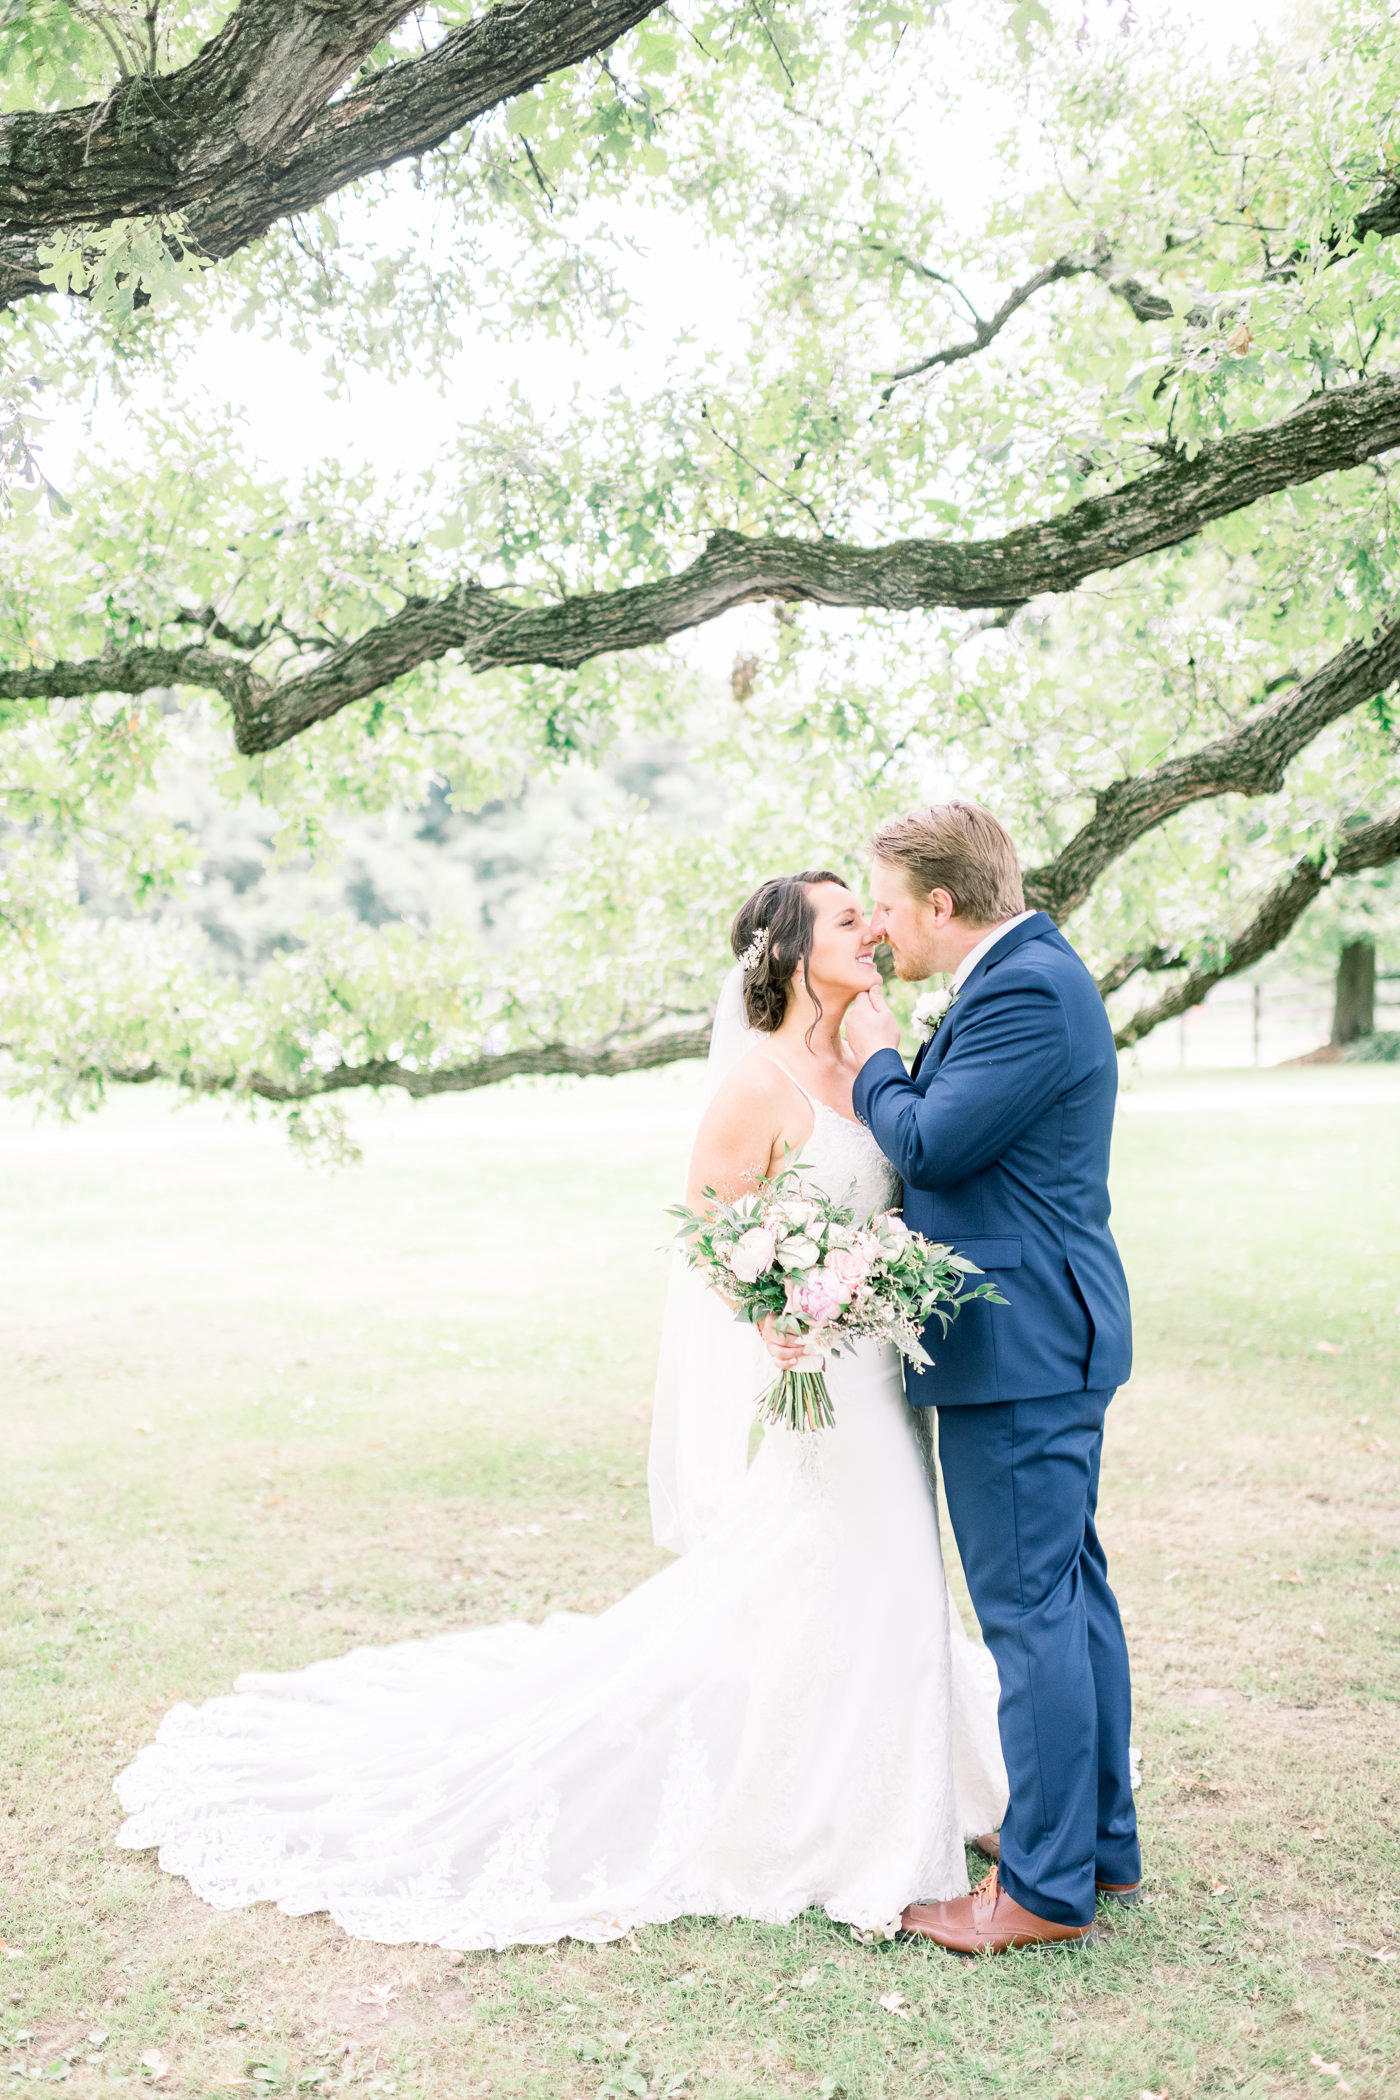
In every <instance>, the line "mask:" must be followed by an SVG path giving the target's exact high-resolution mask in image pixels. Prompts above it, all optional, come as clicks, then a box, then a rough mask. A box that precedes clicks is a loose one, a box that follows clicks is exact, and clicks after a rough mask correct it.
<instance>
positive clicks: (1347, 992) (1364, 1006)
mask: <svg viewBox="0 0 1400 2100" xmlns="http://www.w3.org/2000/svg"><path fill="white" fill-rule="evenodd" d="M1375 1025H1376V944H1375V942H1374V941H1347V942H1346V943H1345V945H1344V946H1343V948H1342V952H1341V954H1340V956H1339V957H1338V958H1337V997H1336V1004H1335V1005H1334V1006H1333V1009H1332V1042H1333V1044H1334V1046H1335V1047H1336V1048H1337V1049H1339V1050H1340V1049H1342V1048H1343V1047H1344V1045H1346V1044H1347V1043H1354V1042H1356V1041H1357V1039H1358V1038H1359V1037H1360V1036H1363V1035H1370V1033H1371V1031H1372V1030H1373V1029H1374V1027H1375Z"/></svg>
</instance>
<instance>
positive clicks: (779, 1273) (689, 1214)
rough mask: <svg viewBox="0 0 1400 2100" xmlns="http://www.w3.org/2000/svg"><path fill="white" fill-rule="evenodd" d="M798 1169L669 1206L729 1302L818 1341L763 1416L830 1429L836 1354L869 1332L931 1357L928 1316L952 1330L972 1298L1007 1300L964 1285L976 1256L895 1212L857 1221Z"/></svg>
mask: <svg viewBox="0 0 1400 2100" xmlns="http://www.w3.org/2000/svg"><path fill="white" fill-rule="evenodd" d="M801 1174H802V1163H801V1161H798V1162H797V1163H796V1164H795V1165H793V1166H790V1167H785V1168H784V1170H783V1172H782V1173H781V1174H778V1175H775V1176H774V1178H773V1179H772V1180H771V1181H762V1182H760V1183H759V1186H758V1189H757V1191H756V1192H755V1193H754V1194H753V1195H751V1196H741V1197H740V1198H739V1200H738V1201H737V1202H736V1203H721V1202H720V1200H719V1198H718V1196H717V1195H716V1194H715V1191H714V1190H713V1189H706V1190H705V1192H704V1193H705V1197H706V1199H707V1202H708V1203H709V1204H710V1205H711V1206H712V1207H711V1208H709V1209H706V1210H705V1211H691V1210H687V1209H686V1208H685V1206H684V1205H682V1204H676V1205H673V1207H672V1211H671V1215H672V1216H673V1217H676V1218H679V1219H680V1221H681V1222H680V1226H679V1229H678V1231H677V1233H676V1238H677V1239H678V1240H680V1241H681V1242H682V1243H683V1246H682V1252H683V1253H684V1254H685V1257H686V1259H687V1260H688V1261H689V1263H690V1265H691V1267H692V1268H694V1269H698V1270H699V1272H700V1274H701V1275H702V1276H703V1277H704V1279H705V1281H706V1282H707V1283H708V1284H710V1285H711V1286H712V1287H713V1288H714V1289H715V1290H717V1291H719V1292H720V1293H721V1294H722V1295H723V1296H724V1297H726V1298H727V1299H728V1300H729V1301H730V1303H731V1304H732V1305H733V1307H734V1311H735V1316H736V1318H738V1319H740V1320H750V1321H752V1322H753V1323H754V1325H755V1326H757V1325H758V1324H759V1322H760V1321H762V1320H765V1319H766V1318H767V1317H768V1315H769V1314H770V1313H772V1314H773V1316H774V1318H775V1319H776V1321H777V1326H778V1332H779V1333H780V1334H787V1335H797V1336H803V1337H806V1338H807V1339H808V1341H809V1344H810V1346H809V1348H808V1350H807V1353H806V1355H805V1356H804V1357H803V1359H802V1361H801V1363H800V1364H798V1365H797V1366H796V1367H795V1368H794V1369H793V1370H790V1371H781V1372H779V1374H778V1377H777V1378H776V1379H775V1381H774V1383H773V1385H772V1386H771V1387H770V1388H769V1390H768V1391H767V1392H766V1393H765V1394H764V1395H763V1396H762V1398H761V1399H760V1401H759V1414H760V1416H761V1418H762V1419H763V1420H764V1421H765V1422H774V1423H778V1424H780V1425H781V1426H783V1427H784V1428H787V1429H824V1428H826V1427H827V1426H828V1424H829V1423H830V1422H831V1421H832V1420H833V1416H832V1412H831V1395H830V1394H829V1393H828V1391H827V1385H826V1379H825V1377H824V1376H823V1375H822V1373H823V1366H824V1364H825V1360H826V1356H827V1355H828V1354H830V1355H832V1356H839V1355H840V1354H841V1351H842V1349H843V1347H844V1348H849V1346H850V1345H851V1343H852V1342H854V1341H857V1340H860V1339H863V1338H865V1337H867V1336H869V1337H871V1338H873V1339H875V1340H877V1341H882V1342H893V1343H894V1346H895V1347H896V1348H897V1349H898V1350H900V1351H901V1353H902V1354H903V1355H905V1356H907V1357H908V1359H909V1361H910V1362H911V1363H915V1364H920V1365H925V1364H929V1363H931V1362H932V1360H933V1359H932V1358H931V1357H930V1356H929V1355H928V1353H927V1351H926V1350H925V1348H924V1346H923V1343H922V1342H921V1341H920V1339H919V1335H920V1330H921V1328H922V1327H923V1326H924V1323H925V1322H926V1321H927V1320H929V1319H938V1320H940V1321H941V1322H942V1324H943V1331H944V1333H945V1334H946V1333H947V1331H948V1326H949V1323H950V1321H952V1320H953V1319H955V1318H956V1316H957V1314H958V1311H959V1309H960V1308H961V1307H962V1306H964V1305H967V1304H969V1303H970V1302H971V1301H972V1300H973V1299H974V1298H987V1299H990V1300H991V1302H992V1303H993V1304H994V1305H1005V1303H1006V1300H1005V1299H1004V1298H1003V1297H1002V1295H1001V1293H1000V1292H999V1291H998V1290H997V1289H996V1287H995V1285H994V1284H990V1283H983V1284H978V1285H977V1286H976V1287H975V1288H974V1289H971V1290H969V1289H967V1288H966V1279H967V1278H968V1276H980V1275H981V1273H982V1272H981V1270H980V1269H979V1268H978V1267H977V1264H976V1263H975V1262H970V1261H968V1260H967V1259H966V1257H965V1256H964V1255H961V1254H955V1253H954V1252H953V1250H952V1248H951V1247H945V1246H940V1245H939V1244H937V1243H936V1242H935V1241H933V1240H926V1239H925V1238H924V1237H923V1235H922V1234H921V1233H918V1232H911V1231H910V1230H909V1228H908V1226H907V1225H906V1224H905V1222H904V1220H903V1218H901V1217H900V1215H899V1213H898V1211H884V1212H882V1213H881V1214H880V1215H879V1216H877V1217H873V1218H871V1220H870V1222H869V1223H868V1224H866V1225H858V1224H857V1223H856V1220H855V1217H854V1214H853V1213H852V1212H851V1211H849V1210H843V1209H842V1208H841V1206H840V1204H838V1203H833V1202H832V1200H831V1198H830V1197H829V1196H824V1195H823V1194H821V1192H820V1191H817V1192H815V1193H813V1192H811V1191H809V1190H807V1189H805V1188H804V1187H803V1185H802V1180H801Z"/></svg>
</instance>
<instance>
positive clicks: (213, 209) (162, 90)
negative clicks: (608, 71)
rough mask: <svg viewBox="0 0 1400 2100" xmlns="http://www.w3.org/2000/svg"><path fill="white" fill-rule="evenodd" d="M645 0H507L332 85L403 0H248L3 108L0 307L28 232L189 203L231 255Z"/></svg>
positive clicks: (567, 59) (204, 245)
mask: <svg viewBox="0 0 1400 2100" xmlns="http://www.w3.org/2000/svg"><path fill="white" fill-rule="evenodd" d="M657 4H658V0H525V4H523V5H521V4H518V0H517V4H514V5H512V4H507V5H503V6H500V7H496V8H493V9H492V10H491V11H490V12H489V13H488V14H484V15H480V16H478V17H477V19H476V20H475V21H472V22H468V23H466V24H465V25H464V26H463V27H462V28H460V29H454V30H453V31H451V33H450V34H449V35H447V36H445V37H444V38H443V39H442V41H441V42H440V43H438V44H437V45H436V46H435V47H434V48H433V49H432V50H431V51H429V52H426V53H425V54H424V56H423V57H422V58H416V59H409V60H404V61H403V62H401V63H400V64H398V65H394V66H389V67H387V68H385V69H384V70H383V71H382V72H379V73H375V74H372V75H370V76H369V77H368V78H367V79H365V80H363V81H357V82H355V84H354V85H353V86H352V87H350V88H349V90H348V91H347V92H344V93H341V92H340V91H341V90H342V89H344V87H345V83H346V82H347V81H348V80H350V79H351V77H352V75H353V74H354V73H355V72H356V70H357V69H358V68H359V66H360V65H361V64H362V63H363V61H364V60H365V59H366V58H367V57H368V56H369V54H370V53H371V52H372V51H373V50H374V48H375V46H376V44H378V43H379V42H380V40H381V38H383V37H384V36H385V35H387V34H388V32H389V31H390V30H391V29H393V28H394V27H395V26H396V25H397V24H398V23H399V22H400V21H402V20H403V18H404V16H405V15H407V14H408V13H410V12H411V6H410V4H409V0H242V4H241V5H240V6H239V7H238V8H237V9H236V10H235V12H234V13H233V14H232V15H231V16H230V18H229V20H228V21H227V22H226V23H225V25H224V27H223V28H222V29H221V30H220V31H219V33H218V35H217V36H215V37H213V38H211V39H210V41H209V43H207V44H206V45H205V46H204V48H203V50H202V51H200V52H199V54H198V55H197V57H195V58H194V59H192V60H191V61H190V63H189V65H187V66H184V67H182V68H180V69H179V70H178V71H177V72H174V73H163V74H159V75H150V74H138V75H136V76H135V77H133V78H130V79H127V80H121V81H118V82H117V83H116V84H115V85H114V87H113V88H112V91H111V93H110V94H109V95H108V96H107V97H106V99H105V100H104V101H102V102H99V103H90V104H88V105H86V106H85V107H83V108H81V109H68V110H58V111H54V112H52V113H48V114H42V113H39V112H36V111H32V110H16V111H12V112H10V113H9V114H7V115H4V116H0V307H3V306H8V305H13V304H14V302H15V301H16V300H18V299H22V298H27V297H30V296H32V295H34V294H36V293H41V292H45V291H47V290H48V289H49V287H48V286H47V285H46V284H45V282H44V279H43V277H42V275H41V274H40V265H39V259H38V249H39V247H40V245H41V244H42V243H43V241H44V240H45V239H46V238H51V237H52V235H53V234H54V233H55V232H56V231H58V230H60V229H63V228H72V227H78V226H105V225H109V224H110V223H111V221H112V220H114V219H119V218H134V217H138V216H153V215H157V214H162V213H174V212H183V213H185V214H186V215H187V221H186V223H187V225H188V228H189V232H190V236H191V238H192V239H193V241H194V243H195V245H196V247H197V249H198V250H199V251H200V252H201V253H202V254H204V255H206V256H208V257H209V258H210V259H211V260H214V261H218V260H220V259H222V258H223V257H224V256H227V255H232V254H233V253H234V252H235V251H236V250H237V249H239V248H243V247H246V246H247V244H248V243H249V242H250V241H254V240H257V239H258V238H259V236H260V235H262V234H264V233H266V232H267V230H268V228H269V227H270V226H272V225H274V224H275V223H276V221H277V220H279V219H283V218H286V217H288V216H289V215H291V214H293V213H296V212H302V211H308V210H311V209H313V208H314V207H315V206H316V205H318V204H321V203H323V202H324V201H325V199H326V198H327V197H330V196H332V195H334V193H335V192H336V191H337V190H339V189H342V188H344V186H345V185H346V184H347V183H349V182H354V181H356V180H357V179H358V178H360V177H362V176H365V175H370V174H374V173H377V172H378V171H379V170H381V169H384V168H388V167H392V166H393V164H394V163H395V162H396V161H400V160H406V159H411V158H413V157H415V156H417V155H418V154H422V153H427V152H430V151H431V150H432V149H433V148H434V147H437V146H440V145H442V144H443V142H444V141H445V140H447V139H449V138H450V137H451V136H452V134H453V133H454V132H456V131H459V130H461V128H462V126H463V125H465V124H469V123H471V122H472V121H473V120H474V119H475V118H477V117H480V116H482V115H484V114H485V112H486V111H487V110H490V109H494V108H495V107H496V106H497V104H498V103H501V102H504V101H507V100H509V99H510V97H512V96H514V95H520V94H523V93H524V92H525V91H526V90H527V89H528V88H532V87H534V86H536V85H537V84H538V83H539V82H540V81H541V80H543V79H545V78H546V77H547V76H548V75H549V74H551V73H555V72H557V71H559V69H560V68H561V67H563V66H570V65H575V64H577V63H578V61H579V60H580V59H583V58H587V57H589V56H590V55H591V54H593V53H595V52H599V51H604V50H606V49H607V47H608V46H609V45H610V44H612V43H615V42H616V40H617V38H618V37H619V36H621V35H622V34H623V33H624V31H626V30H628V29H631V28H632V27H634V26H635V24H636V23H638V22H640V21H643V20H644V19H645V18H646V16H647V15H649V14H651V13H653V12H654V11H655V8H656V6H657ZM333 98H334V99H333Z"/></svg>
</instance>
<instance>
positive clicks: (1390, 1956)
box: [1366, 1947, 1395, 1961]
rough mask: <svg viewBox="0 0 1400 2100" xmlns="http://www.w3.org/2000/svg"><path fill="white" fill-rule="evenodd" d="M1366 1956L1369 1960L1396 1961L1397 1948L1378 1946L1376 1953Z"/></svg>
mask: <svg viewBox="0 0 1400 2100" xmlns="http://www.w3.org/2000/svg"><path fill="white" fill-rule="evenodd" d="M1366 1958H1367V1960H1368V1961H1394V1959H1395V1949H1394V1948H1393V1947H1377V1949H1376V1951H1375V1953H1374V1954H1370V1955H1368V1956H1367V1957H1366Z"/></svg>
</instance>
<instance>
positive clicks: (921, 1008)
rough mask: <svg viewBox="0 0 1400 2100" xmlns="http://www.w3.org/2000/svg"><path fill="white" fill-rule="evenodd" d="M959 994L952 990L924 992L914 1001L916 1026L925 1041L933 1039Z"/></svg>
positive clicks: (929, 1041) (928, 1041)
mask: <svg viewBox="0 0 1400 2100" xmlns="http://www.w3.org/2000/svg"><path fill="white" fill-rule="evenodd" d="M957 996H958V995H957V993H956V992H950V991H942V992H923V993H921V994H920V996H919V997H918V998H917V999H916V1000H915V1001H914V1015H913V1019H914V1027H915V1029H916V1030H917V1032H918V1034H919V1035H920V1036H921V1037H922V1039H923V1041H924V1042H926V1043H931V1042H932V1041H933V1039H934V1037H935V1036H936V1035H937V1033H938V1031H939V1029H940V1027H941V1026H942V1024H943V1019H944V1016H945V1015H946V1014H947V1012H948V1009H949V1007H950V1006H951V1005H952V1003H953V1001H954V1000H955V999H956V998H957Z"/></svg>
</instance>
